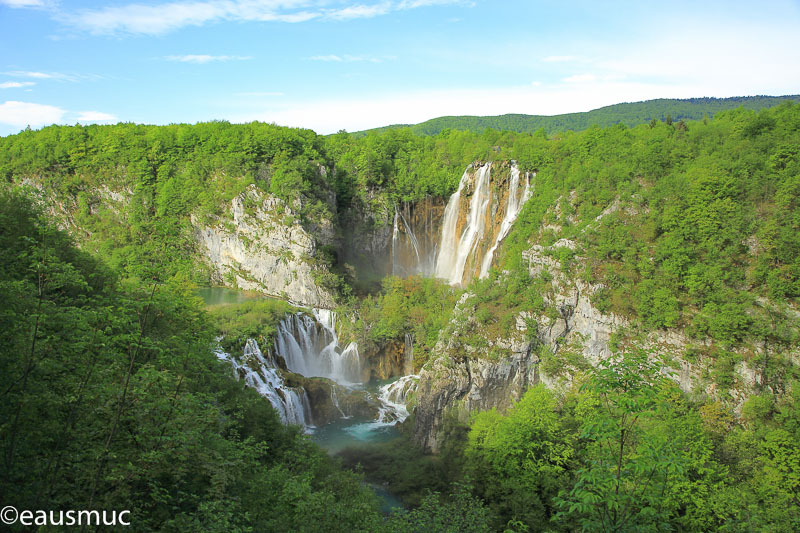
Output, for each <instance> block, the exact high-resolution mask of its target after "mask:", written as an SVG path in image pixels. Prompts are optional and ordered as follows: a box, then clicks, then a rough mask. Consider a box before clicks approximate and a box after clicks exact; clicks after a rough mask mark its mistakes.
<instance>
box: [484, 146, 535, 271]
mask: <svg viewBox="0 0 800 533" xmlns="http://www.w3.org/2000/svg"><path fill="white" fill-rule="evenodd" d="M530 184H531V180H530V175H528V173H526V174H525V188H524V189H523V192H522V194H521V195H520V194H519V192H518V189H519V167H518V166H517V163H516V161H512V162H511V180H510V181H509V185H508V201H507V202H506V212H505V215H504V216H503V221H502V222H501V223H500V229H499V230H498V232H497V237H496V238H495V240H494V244H493V245H492V247H491V248H490V249H489V251H488V252H486V255H485V256H483V261H482V262H481V272H480V277H481V278H485V277H486V276H488V275H489V268H490V267H491V266H492V259H493V258H494V251H495V250H497V247H498V246H499V245H500V241H502V240H503V239H505V237H506V235H508V232H509V231H511V225H512V224H514V221H515V220H516V219H517V215H518V214H519V212H520V209H521V208H522V205H523V204H524V203H525V202H526V201H527V200H528V198H529V197H530Z"/></svg>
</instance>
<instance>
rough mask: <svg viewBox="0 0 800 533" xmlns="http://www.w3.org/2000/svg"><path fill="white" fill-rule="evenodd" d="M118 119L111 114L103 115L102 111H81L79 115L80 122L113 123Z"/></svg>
mask: <svg viewBox="0 0 800 533" xmlns="http://www.w3.org/2000/svg"><path fill="white" fill-rule="evenodd" d="M115 120H117V117H116V116H114V115H112V114H110V113H103V112H101V111H81V112H80V113H78V118H77V121H78V122H83V123H86V122H113V121H115Z"/></svg>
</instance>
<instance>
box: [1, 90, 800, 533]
mask: <svg viewBox="0 0 800 533" xmlns="http://www.w3.org/2000/svg"><path fill="white" fill-rule="evenodd" d="M714 111H716V110H714ZM609 112H610V111H609ZM708 114H709V115H711V113H710V112H709V113H708ZM625 121H626V119H625V118H624V117H623V116H617V122H619V123H618V124H616V125H613V126H609V127H599V126H592V127H588V128H587V129H585V131H580V132H574V131H564V132H561V133H548V132H547V131H544V130H540V129H539V127H537V128H536V129H537V131H534V132H530V133H528V132H523V133H520V132H513V131H498V130H493V129H484V128H481V130H480V132H479V133H475V132H470V131H458V130H457V129H443V130H442V131H440V132H438V133H436V134H433V135H419V134H418V133H417V132H415V131H414V130H413V129H408V128H398V129H389V130H386V131H383V132H370V133H368V134H366V135H364V136H357V135H351V134H347V133H344V132H342V133H339V134H336V135H332V136H327V137H322V136H318V135H316V134H315V133H314V132H312V131H309V130H297V129H289V128H280V127H277V126H273V125H266V124H259V123H252V124H244V125H232V124H228V123H225V122H213V123H206V124H197V125H183V124H181V125H171V126H163V127H157V126H139V125H133V124H118V125H116V126H88V127H81V126H74V127H66V126H51V127H47V128H43V129H42V130H40V131H24V132H21V133H20V134H18V135H12V136H8V137H3V138H0V179H2V180H3V191H2V193H0V256H1V257H0V269H1V270H2V276H1V277H0V290H2V294H0V299H2V304H0V324H2V328H0V331H1V332H2V333H0V335H2V343H0V344H1V346H2V348H0V353H1V354H2V356H1V357H0V365H2V372H0V376H2V380H3V381H2V384H0V385H1V386H0V393H2V400H1V401H2V405H3V407H2V413H3V419H2V423H1V424H0V443H2V446H3V470H2V485H0V487H1V488H0V490H2V501H3V502H4V504H5V503H6V502H8V503H9V504H10V503H14V504H16V505H17V507H19V508H23V507H28V508H37V506H38V507H41V508H84V507H94V508H108V509H112V508H113V509H128V508H130V509H131V510H132V512H133V516H134V518H133V520H132V523H133V526H132V528H133V529H136V530H142V531H148V530H178V529H183V530H185V529H186V528H189V529H193V530H209V531H216V530H219V531H223V530H224V531H230V530H241V531H248V530H252V531H270V530H272V531H285V530H297V531H378V530H381V529H385V530H387V531H503V530H506V531H576V530H583V531H671V530H680V531H792V530H798V529H800V522H798V517H800V467H798V464H800V445H798V443H800V389H799V388H798V366H797V357H798V310H797V309H798V307H797V306H798V298H799V297H800V205H799V204H800V105H798V104H792V103H783V104H781V105H779V106H777V107H773V108H770V109H764V110H761V111H758V112H756V111H752V110H748V109H745V108H738V109H734V110H728V111H720V112H718V113H714V116H713V118H711V117H708V118H702V119H701V120H696V121H691V120H680V119H679V118H678V115H677V114H676V115H675V116H671V117H669V119H668V118H667V117H666V116H665V117H664V120H663V121H662V120H648V121H644V122H645V123H642V124H639V125H636V126H634V127H628V126H627V125H626V122H625ZM508 160H514V161H516V162H517V164H518V165H519V167H520V168H521V169H522V170H523V171H529V172H531V173H533V172H535V177H534V179H533V182H532V184H533V195H532V197H531V199H530V200H529V201H528V202H527V203H526V204H525V205H524V207H523V209H522V211H521V212H520V214H519V216H518V218H517V220H516V222H515V223H514V226H513V229H512V230H511V233H510V234H509V235H508V237H507V238H506V240H505V241H504V243H503V246H502V247H501V249H500V256H499V260H498V261H497V264H496V268H493V269H492V270H491V272H490V275H489V277H488V278H486V279H483V280H476V281H474V282H472V283H471V284H470V285H469V286H467V287H465V288H453V287H450V286H448V285H445V284H443V283H441V282H440V281H437V280H433V279H422V278H416V277H411V278H409V279H405V280H403V279H399V278H391V277H390V278H386V279H385V280H383V282H382V284H381V286H380V288H379V290H375V289H374V287H370V286H368V285H364V284H360V283H359V280H358V275H357V273H354V272H353V268H352V265H347V264H345V263H344V261H343V260H342V259H341V257H342V256H343V254H341V250H337V249H336V248H335V247H329V249H325V250H324V251H325V258H324V260H320V261H321V264H322V263H324V265H322V266H324V267H325V268H328V269H329V270H330V273H331V275H332V276H334V277H335V278H336V279H335V280H333V282H332V283H331V286H332V287H334V288H335V289H336V290H337V291H338V293H337V296H338V303H339V306H340V309H339V311H340V313H341V314H342V315H343V316H348V317H352V320H351V321H350V322H349V324H346V325H345V326H344V327H343V329H344V331H343V332H342V334H343V335H349V336H351V337H352V338H355V339H358V340H359V342H360V343H362V342H363V343H375V344H376V345H380V344H381V343H383V342H386V341H387V340H392V339H402V337H403V336H404V335H405V334H410V335H413V337H414V338H415V339H416V340H417V342H418V345H417V347H418V348H419V349H418V350H416V351H415V361H414V364H415V367H416V368H420V367H422V366H423V365H425V364H426V362H427V361H428V359H429V357H431V354H432V353H433V352H434V351H435V349H436V344H437V341H438V339H439V338H440V337H441V336H447V335H448V334H449V332H450V330H449V329H448V328H453V327H454V326H453V325H454V324H455V325H457V324H458V321H459V320H465V318H464V317H463V316H460V315H458V316H457V315H456V314H455V313H454V311H453V310H454V308H455V307H456V302H459V305H460V306H461V308H462V309H470V312H469V316H468V317H467V318H468V319H469V320H470V324H472V325H473V326H474V327H473V326H471V327H472V332H471V338H469V339H466V341H467V342H470V343H473V344H474V345H476V346H481V343H482V342H485V340H486V339H487V338H488V339H491V338H495V337H496V338H502V337H503V336H505V335H508V334H509V332H510V331H511V330H512V329H513V328H514V327H515V325H514V320H515V317H516V316H518V315H519V313H520V312H531V313H541V314H543V315H545V316H546V315H548V314H549V315H552V316H554V317H558V310H557V309H555V308H554V307H552V306H551V305H550V304H548V303H547V300H546V299H545V298H544V297H543V295H544V294H545V292H546V291H547V290H548V286H549V284H550V282H551V281H552V276H553V274H545V273H542V274H540V275H539V276H534V277H532V276H531V275H530V274H529V267H528V264H527V263H526V260H525V257H526V254H528V253H529V252H530V250H532V249H533V247H537V248H536V250H538V251H539V252H538V253H542V254H544V255H546V256H547V257H550V258H551V259H552V260H553V261H554V262H555V263H557V264H558V265H559V267H558V270H559V275H561V276H563V277H564V278H565V279H567V280H580V281H581V282H585V283H589V284H593V285H594V286H597V287H599V290H597V291H596V292H595V293H593V295H592V304H593V305H594V306H595V307H596V308H597V309H599V310H600V311H602V312H604V313H609V314H613V315H615V316H619V317H622V318H624V320H626V321H627V322H626V323H627V324H629V326H628V328H627V329H626V330H625V331H623V332H622V333H621V334H620V335H619V339H618V340H617V341H618V342H617V345H616V350H615V351H616V352H617V353H616V355H615V356H614V357H612V358H611V359H609V360H608V361H605V362H601V363H600V364H598V365H596V366H592V365H590V364H588V362H587V361H586V360H585V359H584V358H583V357H582V356H581V354H580V353H576V352H574V351H572V350H571V348H570V347H564V349H563V350H559V351H558V353H547V352H546V351H542V353H541V354H539V355H540V357H541V361H542V362H541V364H542V366H543V368H544V369H546V370H547V369H549V371H550V372H551V373H552V375H554V376H556V375H557V374H558V373H559V372H562V373H568V374H570V379H569V380H562V381H560V385H559V386H558V387H554V388H551V389H548V388H545V387H544V386H541V385H537V386H535V387H532V388H531V389H529V390H528V392H527V393H526V394H525V396H524V397H523V398H522V399H521V400H520V401H519V402H518V403H517V404H516V405H514V406H513V407H512V408H510V409H509V410H507V411H505V412H499V411H496V410H491V411H485V412H481V413H473V414H472V417H471V418H470V421H469V423H468V424H464V423H463V422H460V421H458V420H455V419H453V420H450V421H449V422H448V423H447V426H446V436H447V438H446V444H445V446H444V447H443V449H442V451H441V452H440V454H439V455H438V456H436V457H429V456H424V455H422V454H420V453H419V451H418V450H415V449H414V448H413V446H412V445H411V444H410V443H409V442H405V441H403V442H399V443H394V444H390V445H387V446H385V447H384V448H382V449H377V450H371V451H362V452H359V451H356V452H351V453H349V454H348V453H345V454H343V460H344V461H345V463H346V464H347V465H351V466H353V467H354V468H355V467H356V465H357V464H359V463H360V464H362V466H364V465H366V466H365V472H366V475H367V476H368V477H370V478H371V479H373V480H375V481H379V482H387V483H390V486H391V487H393V488H394V489H395V490H396V491H397V492H398V493H400V495H401V496H404V497H405V498H406V501H408V502H411V503H412V504H414V505H418V507H416V508H414V509H412V510H411V511H408V512H404V513H399V514H394V515H392V516H391V517H389V518H384V517H383V516H382V515H381V514H380V513H379V511H378V507H377V503H376V501H375V498H374V497H373V495H372V494H371V493H370V492H369V491H368V490H367V489H366V488H365V487H364V486H363V484H362V479H363V478H362V477H360V476H361V474H354V473H352V472H351V471H349V470H346V469H342V468H341V467H340V466H339V465H338V464H337V460H334V459H330V458H328V457H327V456H326V455H325V454H324V452H322V451H320V450H319V449H318V448H317V447H315V446H314V445H312V444H311V443H310V442H308V440H307V438H306V437H304V436H303V435H302V434H300V432H298V431H297V430H296V429H294V428H286V427H284V426H282V425H281V424H280V421H279V419H278V417H277V415H276V414H275V412H274V411H273V410H272V409H271V408H270V406H269V404H268V403H267V402H266V401H264V400H263V399H262V398H260V397H259V396H258V394H257V393H255V392H254V391H253V390H250V389H247V388H245V387H243V385H242V384H241V383H240V382H237V381H235V380H233V379H231V377H230V370H229V368H228V367H225V366H224V364H223V363H220V362H219V361H217V359H216V357H215V356H214V354H213V347H214V346H215V340H214V339H215V337H217V336H219V335H222V336H223V342H224V343H230V344H231V345H236V344H240V343H241V342H242V339H245V338H247V337H251V336H256V335H261V336H262V337H263V339H265V342H267V343H268V342H269V339H270V337H271V335H272V334H274V328H275V323H276V322H277V320H279V318H280V316H282V314H283V313H285V312H288V311H291V310H292V308H291V307H290V306H288V304H284V303H261V304H251V305H250V306H249V307H247V308H243V311H242V312H241V313H237V312H232V311H228V310H216V311H213V312H211V313H209V312H208V311H207V310H205V309H204V308H203V307H202V305H201V303H200V302H199V300H198V299H197V298H195V297H194V296H192V292H191V289H192V288H193V287H194V286H195V285H196V284H206V283H208V280H209V278H208V269H207V266H206V265H205V264H204V263H203V261H202V258H201V256H200V254H199V252H198V250H197V248H196V243H195V241H194V239H193V237H192V218H193V217H194V218H203V217H208V216H214V215H216V214H218V213H219V212H220V211H221V210H222V209H223V207H224V205H225V204H226V203H228V202H230V200H231V199H232V198H234V197H236V196H237V195H239V194H240V193H241V192H243V191H244V190H245V189H246V188H247V187H250V186H254V187H256V188H257V189H258V190H260V191H263V192H264V193H271V194H274V195H276V196H277V197H279V198H282V199H284V200H285V201H286V202H288V203H289V204H290V205H292V206H293V207H295V208H296V209H295V211H296V213H297V217H298V218H299V220H294V219H293V217H292V220H286V221H285V223H287V224H294V223H295V222H297V223H299V224H301V225H303V226H304V227H308V228H314V227H316V226H318V225H319V224H320V223H321V221H323V220H329V221H331V222H332V225H333V226H334V227H336V228H337V231H338V234H337V238H338V239H340V240H343V239H345V237H346V236H345V235H342V229H341V228H342V225H343V224H344V223H345V221H347V222H348V223H352V221H353V220H358V219H357V217H355V216H354V213H356V212H361V213H363V212H366V213H374V214H375V217H374V220H373V223H375V224H381V223H383V224H387V223H389V222H388V221H386V220H383V221H381V220H380V219H379V218H380V217H379V216H378V215H377V214H378V213H379V212H380V210H381V209H383V208H384V207H385V206H386V205H391V204H392V203H397V202H413V201H416V200H419V199H421V198H424V197H426V196H437V197H444V198H446V197H447V196H448V195H449V194H451V193H452V192H453V191H454V190H455V189H456V187H457V185H458V180H459V176H460V175H461V173H462V172H463V170H464V168H465V167H466V166H467V165H468V164H470V163H473V162H474V161H508ZM20 186H22V187H20ZM37 191H38V192H37ZM30 195H33V196H34V197H36V198H38V200H31V199H30V198H29V197H30ZM110 195H121V196H124V198H125V201H124V202H120V203H119V205H120V206H121V207H118V208H115V209H110V208H109V207H108V204H107V202H104V201H103V198H104V197H106V196H110ZM48 200H50V201H51V203H50V204H48ZM53 200H54V202H52V201H53ZM37 202H38V206H37ZM45 208H47V210H48V212H49V214H47V215H46V214H44V213H43V209H45ZM55 223H58V224H60V225H62V226H64V227H66V228H68V229H69V230H70V232H71V233H72V235H73V237H69V236H67V234H66V233H65V232H63V231H59V230H57V229H56V228H55ZM73 239H74V240H75V241H76V242H77V243H78V244H79V245H80V247H76V246H75V245H74V244H73ZM665 331H671V332H677V333H680V334H681V335H683V336H684V337H685V338H686V339H688V340H687V345H686V347H685V351H684V353H682V354H681V358H683V359H684V360H687V361H690V362H691V363H693V364H694V365H696V366H697V367H698V368H703V369H704V370H703V371H704V376H705V377H704V379H705V380H706V384H708V385H709V386H708V387H706V388H703V389H698V390H696V391H695V392H693V393H692V394H687V393H684V392H682V391H681V390H680V389H679V388H678V386H677V385H676V384H675V381H674V380H672V379H670V377H671V376H670V375H669V374H668V372H666V371H665V370H664V368H665V367H666V366H669V365H673V367H674V361H670V360H669V359H670V358H669V357H667V356H665V354H663V353H660V352H659V351H658V350H657V349H652V350H649V351H648V350H642V349H638V348H636V342H635V341H636V339H637V338H640V337H643V336H646V335H648V334H649V333H652V332H665ZM532 347H533V348H532V349H537V347H536V346H535V343H533V344H532ZM503 356H504V354H503V353H500V352H491V353H489V352H486V351H481V350H478V351H476V352H474V353H472V352H471V353H467V352H464V353H458V354H453V358H454V359H459V360H461V359H469V358H478V357H490V358H491V357H494V358H502V357H503ZM741 364H747V365H751V366H753V367H757V368H759V369H761V375H762V380H761V382H760V383H759V384H758V389H757V390H756V391H755V393H754V394H751V395H750V397H749V398H747V399H744V400H742V401H741V402H738V403H737V401H736V396H735V395H734V394H732V391H736V390H738V389H737V387H739V385H740V384H739V383H738V382H737V380H738V378H737V376H738V374H737V373H736V369H737V368H738V367H739V365H741ZM548 365H549V366H548ZM370 464H371V466H369V465H370ZM431 490H432V491H434V492H433V493H428V492H427V491H431Z"/></svg>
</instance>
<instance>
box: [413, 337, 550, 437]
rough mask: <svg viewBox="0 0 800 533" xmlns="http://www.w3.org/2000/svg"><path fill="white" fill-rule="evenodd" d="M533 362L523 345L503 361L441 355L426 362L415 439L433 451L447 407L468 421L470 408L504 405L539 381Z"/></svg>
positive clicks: (418, 391)
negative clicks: (430, 362)
mask: <svg viewBox="0 0 800 533" xmlns="http://www.w3.org/2000/svg"><path fill="white" fill-rule="evenodd" d="M536 363H538V359H537V358H536V357H535V356H533V355H532V354H531V352H530V350H527V349H526V350H524V351H522V352H519V353H514V354H513V355H512V356H511V357H509V358H507V359H504V360H502V361H489V360H485V359H466V358H465V359H462V360H461V361H457V362H456V361H453V360H452V359H449V358H447V357H440V358H438V359H436V360H434V361H433V363H432V364H430V365H426V367H425V369H423V370H422V372H421V373H420V379H419V384H418V385H417V391H416V396H415V403H416V408H415V410H414V428H413V438H414V440H415V441H416V443H417V444H419V445H420V446H422V447H423V448H425V449H426V450H428V451H431V452H434V453H435V452H437V451H438V450H439V447H440V445H441V437H442V429H443V428H444V418H445V415H446V414H447V412H448V411H451V412H454V414H455V415H456V417H457V418H458V419H459V420H460V421H461V422H467V421H468V420H469V413H470V412H471V411H485V410H487V409H491V408H493V407H496V408H498V409H501V410H504V409H507V408H508V407H510V406H511V405H512V404H513V403H514V402H516V401H517V400H519V399H520V398H521V397H522V395H523V394H525V391H526V390H528V387H529V386H530V385H532V384H534V383H536V382H537V381H538V378H537V375H536V368H537V365H536Z"/></svg>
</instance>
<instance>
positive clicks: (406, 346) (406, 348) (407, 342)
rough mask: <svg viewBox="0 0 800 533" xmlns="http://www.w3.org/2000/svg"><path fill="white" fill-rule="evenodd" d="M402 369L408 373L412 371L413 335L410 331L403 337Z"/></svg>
mask: <svg viewBox="0 0 800 533" xmlns="http://www.w3.org/2000/svg"><path fill="white" fill-rule="evenodd" d="M403 370H404V371H405V372H407V373H409V374H411V373H412V372H413V371H414V337H413V336H412V335H411V334H410V333H406V334H405V338H404V339H403Z"/></svg>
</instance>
